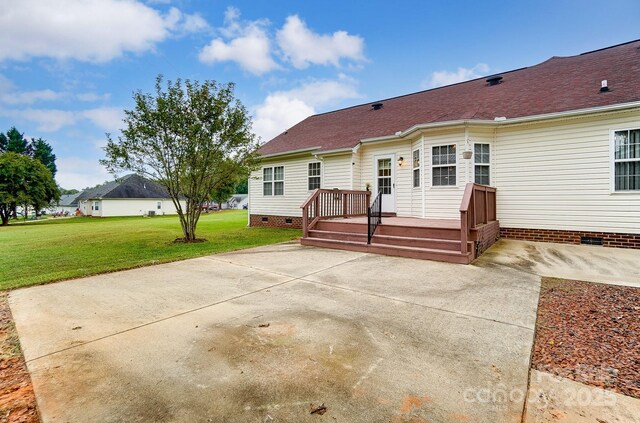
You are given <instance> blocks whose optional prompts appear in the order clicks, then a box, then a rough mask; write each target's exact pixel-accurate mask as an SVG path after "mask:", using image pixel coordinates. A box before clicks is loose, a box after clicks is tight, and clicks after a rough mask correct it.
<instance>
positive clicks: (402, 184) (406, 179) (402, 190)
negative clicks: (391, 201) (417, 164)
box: [358, 140, 412, 216]
mask: <svg viewBox="0 0 640 423" xmlns="http://www.w3.org/2000/svg"><path fill="white" fill-rule="evenodd" d="M411 145H412V142H411V141H409V140H407V141H395V142H384V143H371V144H364V145H363V146H362V147H360V150H359V151H358V152H359V153H360V159H361V163H360V178H361V181H362V182H361V183H362V186H363V187H364V186H365V185H366V184H367V183H369V184H371V189H372V190H373V189H375V180H374V178H375V175H374V158H375V156H379V155H385V154H394V155H395V160H394V162H393V163H392V165H393V166H395V178H396V179H395V184H396V187H395V192H396V213H397V214H398V216H412V200H411V194H412V193H411V191H412V188H411V164H410V157H411ZM400 157H404V159H405V161H404V164H403V165H402V166H401V167H400V166H398V163H397V160H398V158H400Z"/></svg>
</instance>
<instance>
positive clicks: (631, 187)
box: [613, 129, 640, 191]
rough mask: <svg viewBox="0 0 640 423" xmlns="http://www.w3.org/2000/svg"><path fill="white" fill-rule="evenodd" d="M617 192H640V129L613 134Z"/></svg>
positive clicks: (615, 186) (615, 187)
mask: <svg viewBox="0 0 640 423" xmlns="http://www.w3.org/2000/svg"><path fill="white" fill-rule="evenodd" d="M613 151H614V155H613V172H614V190H615V191H640V129H628V130H623V131H615V132H614V134H613Z"/></svg>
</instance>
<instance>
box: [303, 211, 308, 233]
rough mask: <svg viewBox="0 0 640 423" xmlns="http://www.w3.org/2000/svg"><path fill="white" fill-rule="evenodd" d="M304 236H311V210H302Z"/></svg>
mask: <svg viewBox="0 0 640 423" xmlns="http://www.w3.org/2000/svg"><path fill="white" fill-rule="evenodd" d="M302 236H303V237H304V238H307V237H308V236H309V208H308V207H303V208H302Z"/></svg>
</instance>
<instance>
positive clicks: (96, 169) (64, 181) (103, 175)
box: [56, 157, 113, 189]
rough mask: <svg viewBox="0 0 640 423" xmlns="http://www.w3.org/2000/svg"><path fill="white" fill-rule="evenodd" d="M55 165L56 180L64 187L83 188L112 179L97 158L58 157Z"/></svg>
mask: <svg viewBox="0 0 640 423" xmlns="http://www.w3.org/2000/svg"><path fill="white" fill-rule="evenodd" d="M56 166H57V167H58V173H56V181H57V182H58V184H59V185H60V186H61V187H63V188H66V189H72V188H75V189H83V188H87V187H92V186H95V185H98V184H101V183H103V182H105V181H110V180H113V175H111V174H110V173H109V172H107V170H106V169H105V168H104V167H103V166H102V165H101V164H100V163H99V162H98V159H94V160H91V159H81V158H79V157H65V158H62V157H60V158H58V159H56Z"/></svg>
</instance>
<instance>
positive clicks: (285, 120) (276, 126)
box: [253, 76, 359, 141]
mask: <svg viewBox="0 0 640 423" xmlns="http://www.w3.org/2000/svg"><path fill="white" fill-rule="evenodd" d="M357 97H359V94H358V92H357V90H356V88H355V81H354V80H352V79H349V78H347V77H344V76H341V77H340V79H339V80H322V81H312V82H310V83H307V84H305V85H302V86H300V87H297V88H294V89H291V90H289V91H278V92H274V93H271V94H269V95H268V96H267V98H266V99H265V100H264V102H263V103H262V104H260V105H259V106H257V107H256V108H255V112H254V116H255V117H254V120H253V131H254V133H256V134H257V135H258V136H260V138H261V139H262V141H269V140H270V139H272V138H273V137H275V136H276V135H278V134H279V133H281V132H282V131H284V130H286V129H287V128H290V127H291V126H293V125H295V124H296V123H298V122H300V121H301V120H303V119H305V118H307V117H309V116H311V115H313V114H315V113H316V110H317V108H318V107H326V106H330V105H334V104H337V103H338V102H340V101H342V100H345V99H349V98H357Z"/></svg>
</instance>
